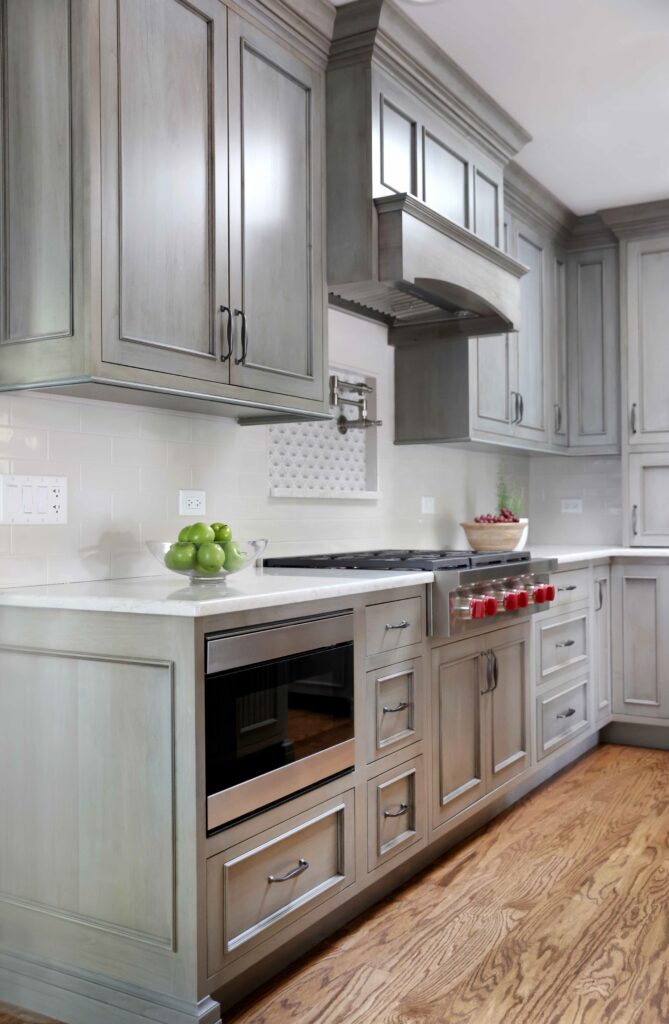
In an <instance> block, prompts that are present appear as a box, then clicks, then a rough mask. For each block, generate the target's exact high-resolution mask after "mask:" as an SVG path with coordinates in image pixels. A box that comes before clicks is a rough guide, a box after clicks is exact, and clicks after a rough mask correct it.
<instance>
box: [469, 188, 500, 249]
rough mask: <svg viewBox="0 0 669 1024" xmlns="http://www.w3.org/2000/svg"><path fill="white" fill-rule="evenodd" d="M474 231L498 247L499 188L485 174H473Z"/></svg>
mask: <svg viewBox="0 0 669 1024" xmlns="http://www.w3.org/2000/svg"><path fill="white" fill-rule="evenodd" d="M474 231H475V232H476V234H477V235H479V237H480V238H483V239H484V240H485V241H486V242H490V244H491V245H499V188H498V186H497V184H496V183H495V182H494V181H491V180H490V178H487V177H486V176H485V174H481V172H480V171H478V170H477V171H476V172H475V174H474Z"/></svg>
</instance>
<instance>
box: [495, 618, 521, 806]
mask: <svg viewBox="0 0 669 1024" xmlns="http://www.w3.org/2000/svg"><path fill="white" fill-rule="evenodd" d="M528 647H529V645H528V641H527V635H526V632H525V628H524V627H523V628H521V629H520V630H514V631H513V632H511V631H509V633H508V642H507V643H505V644H503V645H500V646H496V647H495V648H494V649H493V653H494V655H495V658H496V660H497V664H496V676H497V681H496V686H495V688H494V689H493V691H492V693H491V694H490V695H486V697H484V700H488V701H489V705H488V706H489V714H490V763H489V766H488V767H489V773H490V775H489V786H488V788H489V789H496V788H497V786H501V785H502V784H503V783H505V782H507V781H508V780H509V779H512V778H513V777H514V776H516V775H518V774H520V772H522V771H523V770H524V769H525V768H527V766H528V765H529V748H530V740H529V703H528V702H529V691H528V679H529V675H528V657H529V655H528Z"/></svg>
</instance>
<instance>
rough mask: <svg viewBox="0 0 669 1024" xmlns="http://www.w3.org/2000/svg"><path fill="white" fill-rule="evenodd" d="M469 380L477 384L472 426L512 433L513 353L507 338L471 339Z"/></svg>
mask: <svg viewBox="0 0 669 1024" xmlns="http://www.w3.org/2000/svg"><path fill="white" fill-rule="evenodd" d="M469 344H470V363H469V365H470V380H472V381H474V382H475V387H476V392H475V394H474V396H473V402H474V407H473V409H472V426H473V428H474V429H476V430H482V431H486V432H488V433H493V434H502V435H508V434H509V433H511V416H512V412H511V390H512V387H513V385H512V383H511V378H510V370H511V352H512V351H513V352H515V341H512V340H511V338H510V337H509V335H508V334H504V335H501V334H495V335H491V336H488V337H485V338H471V339H470V342H469Z"/></svg>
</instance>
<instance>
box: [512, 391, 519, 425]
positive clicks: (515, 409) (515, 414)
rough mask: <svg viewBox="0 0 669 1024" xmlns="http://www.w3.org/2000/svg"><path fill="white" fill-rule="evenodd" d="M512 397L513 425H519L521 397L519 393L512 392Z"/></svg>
mask: <svg viewBox="0 0 669 1024" xmlns="http://www.w3.org/2000/svg"><path fill="white" fill-rule="evenodd" d="M511 397H512V398H513V419H512V420H511V423H517V422H518V416H519V412H518V410H519V408H520V406H519V405H518V399H519V398H520V395H519V394H518V392H517V391H512V392H511Z"/></svg>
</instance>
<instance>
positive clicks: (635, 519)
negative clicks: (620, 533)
mask: <svg viewBox="0 0 669 1024" xmlns="http://www.w3.org/2000/svg"><path fill="white" fill-rule="evenodd" d="M632 535H633V536H634V537H637V536H638V535H639V506H638V505H632Z"/></svg>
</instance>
